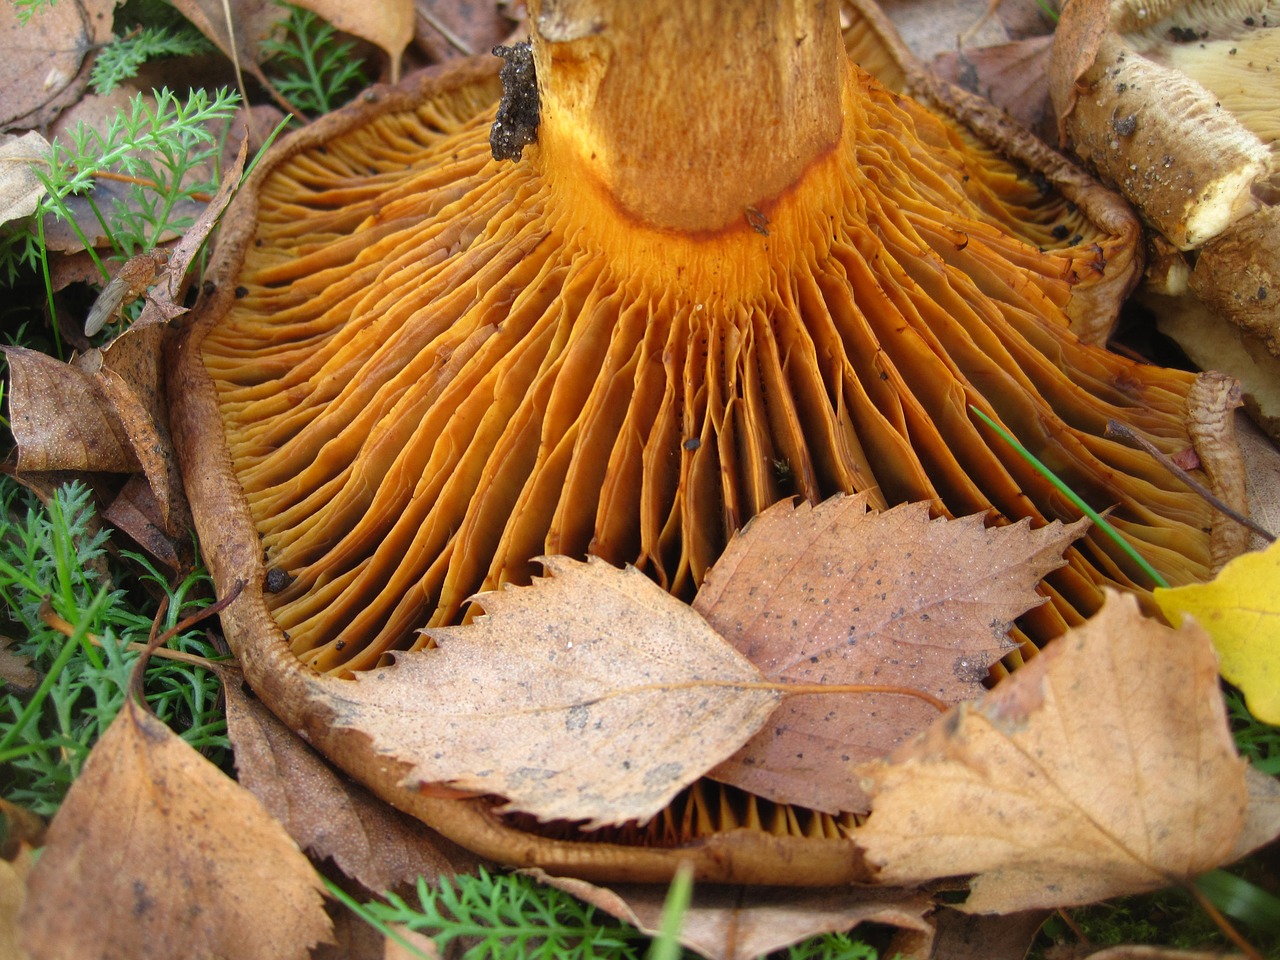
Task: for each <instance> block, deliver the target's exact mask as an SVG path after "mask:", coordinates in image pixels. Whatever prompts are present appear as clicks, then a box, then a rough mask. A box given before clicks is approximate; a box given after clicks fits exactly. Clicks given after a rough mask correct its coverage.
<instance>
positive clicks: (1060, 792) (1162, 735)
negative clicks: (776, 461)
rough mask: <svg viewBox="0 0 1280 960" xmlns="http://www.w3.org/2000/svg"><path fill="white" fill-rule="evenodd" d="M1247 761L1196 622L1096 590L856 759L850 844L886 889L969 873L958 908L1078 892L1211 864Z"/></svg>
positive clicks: (1234, 813)
mask: <svg viewBox="0 0 1280 960" xmlns="http://www.w3.org/2000/svg"><path fill="white" fill-rule="evenodd" d="M1245 771H1246V765H1245V763H1244V761H1242V760H1241V759H1240V758H1239V757H1238V756H1237V755H1236V751H1235V746H1234V744H1233V742H1232V740H1231V734H1230V731H1229V730H1228V727H1227V720H1226V712H1225V710H1224V708H1223V705H1222V698H1221V695H1220V693H1219V691H1218V681H1217V662H1216V659H1215V657H1214V655H1213V648H1212V646H1211V645H1210V643H1209V640H1208V638H1207V637H1206V636H1205V635H1204V633H1203V631H1201V630H1200V629H1199V628H1198V627H1196V626H1194V625H1185V626H1183V627H1182V628H1180V629H1178V630H1173V629H1171V628H1169V627H1167V626H1165V625H1164V624H1162V623H1160V622H1158V621H1155V620H1151V619H1148V618H1145V617H1143V616H1142V614H1141V613H1140V612H1139V611H1138V605H1137V601H1136V600H1135V599H1134V598H1133V597H1132V596H1128V595H1120V594H1116V593H1114V592H1109V593H1108V595H1107V599H1106V603H1105V605H1104V607H1103V609H1102V611H1101V612H1100V613H1098V614H1097V615H1096V616H1095V617H1093V618H1092V619H1090V620H1089V621H1088V622H1087V623H1085V624H1084V625H1082V626H1080V627H1077V628H1075V629H1073V630H1071V631H1069V632H1068V633H1067V634H1066V635H1064V636H1063V637H1062V638H1060V639H1059V640H1057V641H1055V642H1054V643H1053V644H1052V645H1050V646H1049V647H1047V648H1046V649H1045V650H1044V652H1043V653H1042V654H1041V655H1040V656H1039V657H1037V658H1036V659H1035V660H1033V661H1032V662H1031V663H1030V664H1029V665H1027V666H1026V667H1023V668H1022V669H1021V670H1018V671H1016V672H1015V673H1013V674H1012V675H1011V676H1010V677H1009V678H1007V679H1006V680H1005V681H1003V682H1002V683H1001V684H1000V685H999V686H998V687H997V688H996V689H995V690H993V691H992V692H991V693H989V694H988V695H987V696H986V697H985V698H984V699H983V701H982V702H981V703H979V704H977V705H971V704H962V705H961V706H959V707H955V708H953V709H952V710H951V711H950V712H949V713H948V714H947V715H946V716H945V717H943V718H942V719H940V720H939V721H938V722H937V723H935V724H934V726H933V727H931V728H930V729H929V731H928V732H927V733H925V734H924V735H923V736H922V737H920V738H919V739H918V740H917V741H915V742H913V743H911V744H909V745H907V746H906V747H904V748H902V749H901V750H899V751H897V752H896V753H895V754H894V755H893V756H892V757H890V758H889V759H888V760H886V761H877V762H875V763H872V764H868V765H867V766H866V767H865V768H864V772H865V773H866V775H867V777H868V778H869V781H870V786H871V789H870V792H871V794H872V801H873V803H872V813H871V816H870V818H869V819H868V820H867V822H866V823H865V824H864V825H863V826H862V827H860V828H859V829H858V830H857V831H856V835H855V841H856V842H857V843H859V844H860V845H861V846H862V847H863V848H864V849H865V850H866V852H867V857H868V861H869V862H871V863H873V864H877V865H879V867H880V874H879V876H880V878H881V879H882V880H883V882H885V883H897V884H900V883H916V882H922V881H925V880H929V879H933V878H937V877H943V876H954V875H960V874H976V875H977V876H976V877H975V879H974V880H973V881H972V883H971V884H970V889H971V893H970V896H969V898H968V900H967V901H966V902H965V904H964V905H963V906H962V907H961V908H960V909H963V910H965V911H969V912H981V913H1009V912H1014V911H1018V910H1029V909H1035V908H1038V907H1057V906H1066V905H1071V904H1080V903H1090V902H1093V901H1095V900H1101V899H1105V898H1107V897H1112V896H1117V895H1120V894H1124V893H1135V892H1140V891H1144V890H1150V889H1154V888H1157V887H1164V886H1168V885H1170V884H1171V883H1174V882H1177V881H1181V880H1186V879H1187V878H1190V877H1193V876H1195V875H1196V874H1198V873H1201V872H1203V871H1205V870H1210V869H1213V868H1215V867H1217V866H1218V865H1220V864H1222V863H1224V862H1227V861H1228V860H1229V859H1230V858H1231V857H1232V855H1233V848H1234V846H1235V844H1236V842H1237V838H1238V837H1239V836H1240V834H1241V831H1242V829H1243V827H1244V824H1245V822H1246V815H1247V813H1248V806H1249V796H1248V785H1247V783H1246V778H1245ZM1276 829H1280V824H1277V825H1276ZM1273 835H1274V834H1273Z"/></svg>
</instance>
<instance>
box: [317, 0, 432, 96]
mask: <svg viewBox="0 0 1280 960" xmlns="http://www.w3.org/2000/svg"><path fill="white" fill-rule="evenodd" d="M296 2H297V5H298V6H300V7H306V8H307V9H308V10H310V11H312V12H313V13H315V14H317V15H318V16H320V17H322V18H323V19H325V20H328V21H329V22H330V23H331V24H333V25H334V26H335V27H336V28H337V29H339V30H341V31H343V32H344V33H349V34H351V35H352V36H353V37H360V38H361V39H364V40H368V41H369V42H370V43H372V44H374V45H375V46H378V47H381V48H382V49H383V50H385V51H386V52H387V57H388V58H389V60H390V63H391V82H392V83H395V82H396V81H397V80H398V79H399V78H400V57H401V55H402V54H403V53H404V48H405V47H407V46H408V45H409V41H410V40H412V39H413V0H381V2H379V3H352V2H351V0H296Z"/></svg>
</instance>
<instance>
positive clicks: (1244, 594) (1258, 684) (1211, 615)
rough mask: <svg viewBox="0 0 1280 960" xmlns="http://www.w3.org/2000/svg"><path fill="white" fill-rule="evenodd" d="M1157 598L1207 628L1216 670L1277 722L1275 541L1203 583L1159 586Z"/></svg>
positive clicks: (1279, 608)
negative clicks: (1168, 586)
mask: <svg viewBox="0 0 1280 960" xmlns="http://www.w3.org/2000/svg"><path fill="white" fill-rule="evenodd" d="M1155 598H1156V603H1158V604H1159V605H1160V609H1161V610H1163V611H1164V615H1165V616H1166V617H1168V618H1169V619H1170V621H1172V622H1173V623H1175V624H1177V623H1180V622H1181V620H1182V616H1183V614H1190V615H1191V616H1193V617H1195V619H1196V621H1197V622H1198V623H1199V624H1200V625H1201V626H1203V627H1204V628H1205V630H1207V631H1208V633H1209V636H1210V637H1212V638H1213V646H1214V648H1215V649H1216V650H1217V651H1218V660H1219V665H1218V669H1219V672H1221V674H1222V676H1223V677H1225V678H1226V679H1227V680H1228V681H1229V682H1231V683H1234V684H1235V685H1236V686H1237V687H1239V688H1240V689H1241V690H1242V691H1243V692H1244V696H1245V700H1246V702H1247V703H1248V705H1249V712H1250V713H1252V714H1253V715H1254V716H1255V717H1257V718H1258V719H1259V720H1262V721H1264V722H1266V723H1277V724H1280V542H1277V543H1273V544H1272V545H1271V546H1270V547H1268V548H1267V549H1266V550H1263V551H1261V552H1258V553H1246V554H1245V555H1244V556H1241V557H1236V559H1234V560H1232V561H1231V562H1230V563H1228V564H1227V565H1226V566H1225V567H1223V569H1222V572H1221V573H1219V574H1218V576H1217V577H1215V578H1214V579H1213V580H1211V581H1210V582H1208V583H1195V584H1190V585H1188V586H1185V587H1172V588H1160V589H1157V590H1156V591H1155Z"/></svg>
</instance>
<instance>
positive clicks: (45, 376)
mask: <svg viewBox="0 0 1280 960" xmlns="http://www.w3.org/2000/svg"><path fill="white" fill-rule="evenodd" d="M4 352H5V356H6V357H7V358H8V361H9V371H10V394H9V410H10V416H9V420H10V423H11V424H12V427H13V435H14V439H15V440H16V441H17V444H18V469H19V470H20V471H23V472H33V471H41V472H43V471H48V470H74V471H101V472H106V473H131V472H133V471H135V470H139V469H140V466H139V464H138V459H137V457H136V456H135V455H134V453H133V451H132V449H131V447H130V444H129V437H128V434H127V433H126V431H125V430H124V428H123V427H122V426H121V425H120V424H119V422H118V420H117V419H116V417H115V416H114V413H113V412H112V410H111V406H110V403H109V401H108V400H107V396H106V393H105V391H104V389H103V387H102V385H101V383H99V382H98V381H97V380H96V379H95V378H94V377H92V376H91V375H90V374H88V373H86V372H85V371H84V370H81V369H79V368H78V367H74V366H72V365H70V364H66V363H63V362H62V361H60V360H56V359H54V358H53V357H50V356H48V355H46V354H43V353H39V352H38V351H35V350H28V349H26V348H25V347H6V348H5V350H4Z"/></svg>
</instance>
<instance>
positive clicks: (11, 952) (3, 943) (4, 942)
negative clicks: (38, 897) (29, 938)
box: [0, 845, 35, 960]
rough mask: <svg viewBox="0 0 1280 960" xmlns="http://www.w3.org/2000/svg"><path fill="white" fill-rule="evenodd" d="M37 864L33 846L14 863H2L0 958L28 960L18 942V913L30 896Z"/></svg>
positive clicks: (19, 853) (21, 853)
mask: <svg viewBox="0 0 1280 960" xmlns="http://www.w3.org/2000/svg"><path fill="white" fill-rule="evenodd" d="M34 863H35V856H34V853H33V851H32V848H31V847H28V846H26V845H23V847H22V848H21V849H20V850H19V851H18V852H17V855H16V856H14V858H13V859H12V860H0V957H4V958H5V960H25V958H26V954H25V953H23V952H22V947H21V945H20V942H19V937H20V931H19V929H18V914H19V913H21V912H22V904H23V903H24V902H25V900H26V896H27V876H28V875H29V874H30V873H31V867H32V865H33V864H34Z"/></svg>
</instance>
